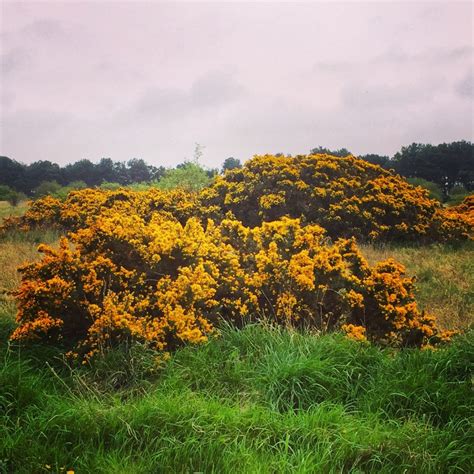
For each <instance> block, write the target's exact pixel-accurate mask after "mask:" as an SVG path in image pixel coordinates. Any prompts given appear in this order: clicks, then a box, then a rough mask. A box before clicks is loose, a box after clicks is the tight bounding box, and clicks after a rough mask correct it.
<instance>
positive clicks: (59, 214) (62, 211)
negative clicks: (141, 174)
mask: <svg viewBox="0 0 474 474" xmlns="http://www.w3.org/2000/svg"><path fill="white" fill-rule="evenodd" d="M157 211H160V212H164V213H167V214H168V215H170V216H173V217H176V218H177V219H179V220H180V221H181V222H185V221H186V220H187V219H189V218H190V217H192V216H195V215H197V214H198V212H197V196H196V194H195V193H189V192H186V191H183V190H171V191H161V190H158V189H154V188H149V189H147V190H146V191H143V192H142V191H140V192H137V191H132V190H130V189H126V188H121V189H117V190H106V189H83V190H77V191H72V192H70V193H69V194H68V195H67V197H66V199H65V200H64V201H61V200H60V199H57V198H54V197H52V196H45V197H43V198H41V199H37V200H36V201H33V202H32V203H31V205H30V207H29V208H28V209H27V211H26V212H25V214H24V215H23V216H14V217H9V218H6V219H5V220H4V222H3V225H2V226H1V227H0V232H3V233H4V234H5V233H8V232H9V231H11V230H15V229H19V230H22V231H30V230H33V229H36V228H48V229H49V228H56V229H59V230H65V231H69V230H77V229H79V228H82V227H86V226H87V225H88V224H89V223H91V222H93V221H94V220H95V219H96V218H97V217H98V216H100V215H101V213H102V212H111V213H114V212H116V213H123V214H129V215H135V214H136V215H138V216H142V217H143V218H145V219H146V220H149V219H151V217H152V215H153V213H154V212H157Z"/></svg>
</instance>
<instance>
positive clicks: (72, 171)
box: [64, 159, 102, 186]
mask: <svg viewBox="0 0 474 474" xmlns="http://www.w3.org/2000/svg"><path fill="white" fill-rule="evenodd" d="M96 166H97V165H95V164H94V163H92V161H90V160H87V159H83V160H79V161H76V162H75V163H72V164H70V165H67V166H66V167H65V168H64V178H65V179H64V181H65V183H71V182H72V181H84V182H85V183H86V184H87V185H88V186H96V185H98V184H100V183H101V182H102V178H101V176H100V174H99V173H97V168H96Z"/></svg>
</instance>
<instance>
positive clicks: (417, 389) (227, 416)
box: [0, 210, 474, 474]
mask: <svg viewBox="0 0 474 474" xmlns="http://www.w3.org/2000/svg"><path fill="white" fill-rule="evenodd" d="M8 212H9V211H8V210H7V211H5V212H4V213H5V214H7V213H8ZM42 239H44V240H47V241H49V242H53V243H54V242H55V241H56V240H57V235H55V234H54V233H48V234H45V235H34V234H30V235H23V236H20V235H16V236H13V238H10V239H4V240H3V241H0V268H1V269H2V271H1V272H0V288H4V289H5V290H12V289H14V288H15V287H16V286H17V285H18V282H19V276H18V273H17V271H16V268H17V266H18V265H19V264H21V263H23V262H24V261H26V260H31V259H35V258H37V253H36V247H37V243H38V241H39V240H42ZM363 251H364V253H365V255H366V256H367V257H368V258H369V259H370V260H371V261H376V260H378V259H381V258H386V257H388V256H393V257H395V258H396V259H398V260H400V261H401V262H403V263H404V264H405V265H406V266H407V268H408V269H409V272H410V273H411V274H415V275H417V277H418V286H419V289H418V297H419V300H420V302H421V304H422V306H423V307H426V308H427V309H430V310H432V311H433V312H435V314H437V315H438V317H440V319H441V321H442V322H443V324H444V325H445V326H447V327H458V328H464V329H466V328H467V327H469V326H470V325H471V324H472V317H473V313H474V311H473V309H474V307H473V291H474V290H473V288H474V280H473V279H474V267H473V265H474V262H473V258H472V255H473V252H472V251H473V248H472V246H471V245H463V246H461V247H458V248H452V247H448V246H432V247H389V246H387V247H373V246H364V247H363ZM14 313H15V306H14V302H13V300H12V298H11V297H10V296H9V295H8V294H5V293H4V294H2V295H0V473H11V472H14V473H33V472H34V473H36V472H38V473H41V472H54V473H58V472H65V471H66V470H67V469H73V470H74V471H75V473H76V474H77V473H102V472H103V473H109V472H118V473H134V474H135V473H157V472H160V473H161V472H163V473H168V472H169V473H175V472H183V473H187V472H191V473H192V472H205V473H224V472H243V473H280V472H282V473H285V472H288V473H293V472H308V473H313V472H353V473H362V472H377V473H378V472H400V473H404V472H413V473H418V472H423V473H425V472H427V473H430V472H433V473H438V472H465V473H470V472H474V456H473V454H472V446H473V445H474V431H473V421H474V391H473V380H474V379H473V378H472V377H473V375H472V374H473V373H474V372H473V370H474V332H472V331H470V332H469V331H468V332H467V333H466V334H464V335H462V336H459V337H458V338H457V339H455V341H454V342H453V343H452V344H450V345H449V346H447V347H446V348H442V349H438V350H436V351H431V350H427V351H420V350H417V349H413V350H402V351H397V350H392V349H381V348H378V347H375V346H371V345H369V344H360V343H356V342H352V341H349V340H347V339H344V338H343V337H342V336H340V335H338V334H332V335H319V334H315V333H296V332H293V331H291V330H287V329H277V328H273V327H271V326H266V325H257V326H248V327H246V328H245V329H244V330H241V331H239V330H235V329H232V328H230V327H224V328H222V331H221V334H220V336H219V337H216V338H214V339H212V340H211V341H210V342H209V343H207V344H205V345H203V346H200V347H188V348H183V349H181V350H178V351H177V352H176V353H174V354H173V355H172V356H171V358H170V360H168V361H163V360H161V359H160V358H159V357H157V354H156V353H153V352H151V351H149V350H146V349H145V348H143V347H141V346H138V345H135V346H133V347H132V348H127V350H125V348H119V349H117V350H115V351H114V352H113V353H111V354H110V355H109V356H108V357H107V358H106V359H104V360H101V361H100V362H96V363H95V365H93V366H86V367H80V368H70V367H68V365H67V364H65V363H64V361H63V359H62V357H61V356H60V354H59V352H57V351H56V350H55V349H52V348H47V347H42V346H36V347H26V346H23V347H18V346H16V347H12V346H10V345H9V343H8V335H9V333H10V332H11V330H12V328H13V327H14Z"/></svg>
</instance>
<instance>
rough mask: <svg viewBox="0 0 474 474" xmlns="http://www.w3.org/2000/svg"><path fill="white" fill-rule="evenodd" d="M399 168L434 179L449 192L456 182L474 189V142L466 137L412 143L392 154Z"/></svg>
mask: <svg viewBox="0 0 474 474" xmlns="http://www.w3.org/2000/svg"><path fill="white" fill-rule="evenodd" d="M393 163H394V167H395V169H396V171H397V172H398V173H400V174H401V175H403V176H406V177H410V178H423V179H426V180H428V181H432V182H434V183H436V184H438V185H439V186H441V188H442V189H443V192H444V194H445V195H446V196H447V195H449V194H450V191H451V189H452V188H453V186H454V185H456V184H462V185H463V186H464V187H465V188H466V189H467V190H468V191H472V190H474V144H472V143H471V142H467V141H460V142H453V143H442V144H441V145H436V146H435V145H424V144H420V143H412V144H411V145H409V146H407V147H403V148H402V149H401V151H399V152H398V153H396V154H395V156H394V157H393Z"/></svg>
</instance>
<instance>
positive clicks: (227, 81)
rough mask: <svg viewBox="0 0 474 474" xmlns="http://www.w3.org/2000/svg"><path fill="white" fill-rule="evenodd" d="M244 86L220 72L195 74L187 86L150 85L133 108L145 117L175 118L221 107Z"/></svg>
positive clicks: (239, 94)
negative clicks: (155, 86)
mask: <svg viewBox="0 0 474 474" xmlns="http://www.w3.org/2000/svg"><path fill="white" fill-rule="evenodd" d="M243 92H244V88H243V87H242V86H241V85H240V84H239V83H238V82H237V81H236V80H235V79H234V78H233V77H232V75H231V74H228V73H224V72H210V73H208V74H206V75H204V76H201V77H200V78H198V79H197V80H196V81H194V83H193V84H192V86H191V87H190V89H189V90H181V89H163V88H151V89H148V90H147V91H145V92H144V93H143V94H142V96H141V97H140V98H139V99H138V101H137V103H136V105H135V109H136V111H137V112H138V113H139V114H141V115H144V116H146V117H150V116H160V117H162V118H171V119H172V118H175V117H177V116H180V115H183V114H192V113H194V112H196V111H199V110H202V109H214V108H219V107H222V106H224V105H226V104H228V103H230V102H232V101H235V100H236V99H237V98H239V97H240V96H241V95H242V94H243Z"/></svg>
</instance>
